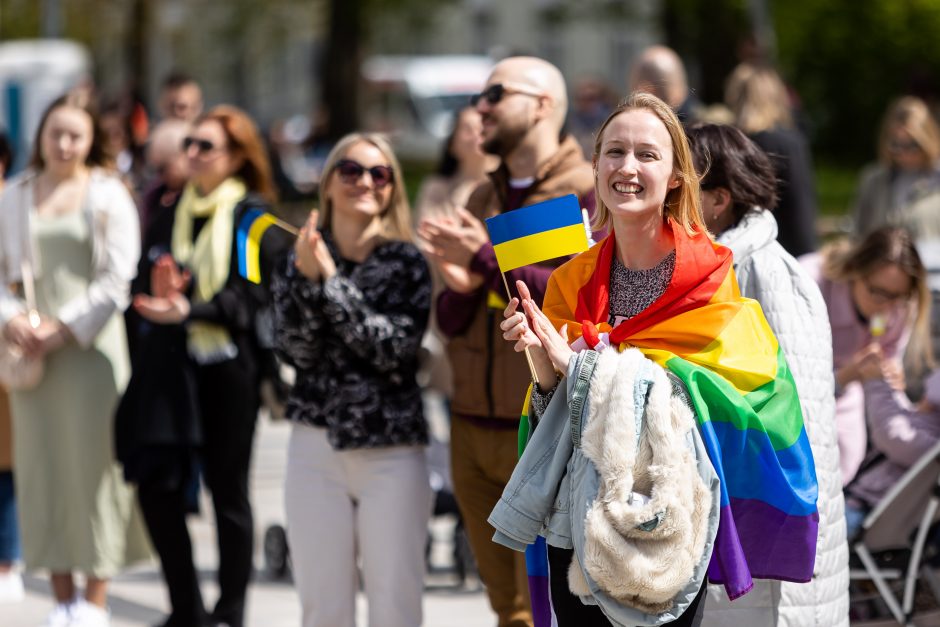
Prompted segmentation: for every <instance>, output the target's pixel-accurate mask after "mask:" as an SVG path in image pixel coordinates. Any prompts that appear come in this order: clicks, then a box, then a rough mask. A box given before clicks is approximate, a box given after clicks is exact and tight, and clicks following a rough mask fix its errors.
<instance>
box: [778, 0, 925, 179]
mask: <svg viewBox="0 0 940 627" xmlns="http://www.w3.org/2000/svg"><path fill="white" fill-rule="evenodd" d="M773 9H774V23H775V27H776V31H777V38H778V49H779V59H780V63H781V69H782V71H783V73H784V75H785V76H786V77H787V79H788V80H789V81H790V82H791V84H793V85H794V86H795V87H796V89H797V91H798V92H799V94H800V97H801V99H802V102H803V106H804V108H805V110H806V112H807V113H808V116H809V118H810V119H811V120H812V122H813V126H814V128H815V137H814V144H815V145H816V146H817V148H818V149H820V150H821V151H822V152H824V153H825V154H828V155H832V156H833V157H838V158H840V159H843V160H845V161H847V162H849V163H854V164H856V165H857V164H860V163H863V162H865V161H869V160H871V159H873V157H874V153H875V147H874V146H875V137H876V135H877V132H878V127H879V121H880V118H881V116H882V114H883V112H884V110H885V108H886V107H887V105H888V103H889V102H890V101H891V100H893V99H894V98H896V97H897V96H899V95H902V94H904V93H909V92H911V91H921V92H930V91H933V94H934V95H935V94H936V93H937V92H936V89H937V82H936V76H937V75H936V68H937V67H940V46H938V45H937V33H940V3H938V2H936V0H789V1H786V2H779V1H778V2H775V3H774V4H773ZM930 83H933V84H932V85H931V84H930ZM921 95H923V94H921Z"/></svg>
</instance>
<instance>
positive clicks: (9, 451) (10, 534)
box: [0, 133, 25, 603]
mask: <svg viewBox="0 0 940 627" xmlns="http://www.w3.org/2000/svg"><path fill="white" fill-rule="evenodd" d="M12 163H13V150H12V148H11V146H10V142H9V141H8V140H7V136H6V134H4V133H0V191H2V189H3V185H4V183H5V182H6V178H7V175H8V174H9V172H10V165H12ZM11 428H12V424H11V417H10V398H9V396H7V392H6V390H4V389H3V387H0V603H13V602H15V601H20V600H22V599H23V597H24V594H25V592H24V590H23V577H22V575H20V574H19V573H18V572H16V570H15V567H16V561H17V560H18V559H19V558H20V538H19V523H18V522H17V520H16V491H15V489H14V487H13V434H12V431H11Z"/></svg>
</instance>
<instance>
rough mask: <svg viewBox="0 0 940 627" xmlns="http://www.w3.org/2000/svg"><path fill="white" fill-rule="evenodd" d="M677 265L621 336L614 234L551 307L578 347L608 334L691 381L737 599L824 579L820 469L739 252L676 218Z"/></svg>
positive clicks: (723, 565) (718, 564)
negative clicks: (745, 283) (764, 583)
mask: <svg viewBox="0 0 940 627" xmlns="http://www.w3.org/2000/svg"><path fill="white" fill-rule="evenodd" d="M669 223H670V226H671V227H672V232H673V234H674V237H675V243H676V264H675V270H674V271H673V275H672V280H671V281H670V283H669V286H668V287H667V288H666V291H665V293H664V294H663V295H662V296H660V297H659V299H658V300H656V302H654V303H653V304H652V305H650V306H649V307H648V308H647V309H646V310H645V311H643V312H642V313H640V314H639V315H637V316H635V317H634V318H631V319H630V320H626V321H624V322H622V323H620V324H618V325H617V326H616V327H614V328H613V329H612V328H611V326H610V325H609V324H608V323H607V321H608V317H609V316H608V313H609V310H608V298H609V294H608V292H609V285H610V268H611V261H612V258H613V255H614V249H615V246H616V242H615V240H614V237H613V235H610V236H608V237H607V238H606V239H605V240H604V241H603V242H601V243H600V244H598V245H597V246H594V247H593V248H591V249H590V250H588V251H587V252H584V253H582V254H581V255H579V256H578V257H575V258H574V259H572V260H571V261H569V262H568V263H566V264H565V265H563V266H561V267H560V268H558V269H557V270H556V271H555V272H554V273H553V274H552V276H551V278H550V279H549V282H548V291H547V292H546V294H545V302H544V307H543V310H544V311H545V314H546V315H547V316H548V317H549V318H550V319H551V320H552V322H553V323H554V324H555V326H556V328H560V327H561V325H562V324H564V323H566V322H567V323H568V332H569V335H570V337H569V338H568V339H569V341H570V340H575V339H577V338H578V337H579V336H581V337H582V339H583V341H577V342H576V343H575V345H574V346H575V348H577V346H578V345H580V346H581V347H583V348H593V347H595V346H597V344H598V343H599V342H601V341H602V340H603V339H604V338H605V337H606V339H607V340H608V342H609V344H610V345H611V346H614V347H618V348H619V349H621V350H622V349H623V348H626V347H628V346H635V347H637V348H639V349H640V350H641V351H643V353H644V354H645V355H646V356H647V357H649V358H650V359H652V360H653V361H655V362H656V363H658V364H660V365H662V366H664V367H666V368H668V369H669V370H670V371H672V372H673V373H674V374H676V375H677V376H678V377H679V378H680V379H682V381H683V382H684V383H685V384H686V386H687V387H688V390H689V394H690V395H691V397H692V402H693V404H694V406H695V410H696V413H697V414H698V426H699V431H700V432H701V435H702V439H703V441H704V443H705V447H706V449H707V450H708V455H709V457H710V459H711V462H712V465H713V466H714V467H715V471H716V472H717V474H718V477H719V478H720V479H721V519H720V522H719V526H718V537H717V538H716V539H715V549H714V552H713V553H712V560H711V563H710V564H709V568H708V577H709V579H710V580H711V581H713V582H718V583H723V584H724V586H725V589H726V590H727V592H728V596H729V598H731V599H735V598H738V597H740V596H741V595H743V594H745V593H747V592H748V591H749V590H750V589H751V588H752V587H753V585H754V584H753V581H752V579H753V578H759V579H780V580H784V581H795V582H806V581H809V580H810V579H811V578H812V576H813V564H814V561H815V555H816V536H817V529H818V523H819V514H818V512H817V509H816V497H817V493H818V489H817V484H816V470H815V466H814V464H813V455H812V451H811V450H810V446H809V439H808V438H807V435H806V429H805V428H804V426H803V415H802V411H801V410H800V403H799V399H798V398H797V393H796V386H795V384H794V382H793V377H792V376H791V374H790V370H789V368H788V366H787V363H786V360H785V359H784V357H783V353H782V351H781V350H780V348H779V345H778V343H777V339H776V338H775V337H774V335H773V332H772V331H771V329H770V326H769V325H768V324H767V321H766V319H765V318H764V314H763V312H762V311H761V308H760V305H759V304H758V303H757V301H755V300H752V299H749V298H743V297H741V293H740V290H739V289H738V283H737V279H736V278H735V275H734V270H733V268H732V265H731V251H730V250H728V249H727V248H725V247H723V246H720V245H718V244H715V243H713V242H712V241H711V240H710V239H709V238H708V237H707V236H706V235H704V234H699V235H696V236H689V235H688V234H687V233H686V231H685V229H684V228H682V227H680V226H678V225H676V223H675V222H673V221H671V220H670V222H669Z"/></svg>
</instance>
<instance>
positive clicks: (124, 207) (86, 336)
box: [0, 168, 140, 348]
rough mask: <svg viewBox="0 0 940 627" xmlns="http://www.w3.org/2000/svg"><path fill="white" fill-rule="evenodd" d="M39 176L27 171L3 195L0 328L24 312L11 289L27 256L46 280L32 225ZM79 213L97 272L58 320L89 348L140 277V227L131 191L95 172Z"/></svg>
mask: <svg viewBox="0 0 940 627" xmlns="http://www.w3.org/2000/svg"><path fill="white" fill-rule="evenodd" d="M37 174H38V173H37V172H36V171H35V170H27V171H26V172H24V173H22V174H20V175H19V176H17V177H15V178H14V179H13V180H12V181H11V182H10V183H8V184H7V186H6V187H5V188H4V190H3V193H2V195H0V328H2V327H3V326H5V325H6V324H7V322H9V320H10V319H11V318H12V317H14V316H15V315H17V314H18V313H21V312H23V311H24V310H25V305H24V303H23V302H22V301H21V300H20V299H19V298H17V297H16V296H15V295H14V294H13V293H12V292H11V291H10V285H12V284H15V283H19V282H20V281H21V280H22V276H21V275H22V272H21V264H22V260H23V256H24V255H25V256H26V257H27V258H28V259H29V260H30V262H31V264H32V266H33V273H34V274H35V275H36V277H40V276H42V264H41V260H39V259H38V257H37V255H36V252H35V241H34V239H33V237H32V232H31V230H30V225H29V221H30V212H31V210H32V208H33V205H34V201H33V189H34V187H35V185H34V182H35V179H36V176H37ZM81 210H82V213H83V215H84V216H85V218H86V220H87V222H88V226H89V232H90V233H91V234H92V235H91V241H92V264H93V265H94V274H93V278H92V281H91V283H90V285H89V286H88V290H87V291H86V292H85V293H84V294H82V295H81V296H79V297H77V298H74V299H73V300H71V301H69V302H67V303H65V304H64V305H63V306H62V307H61V309H60V310H59V312H58V318H59V320H60V321H61V322H62V323H63V324H64V325H66V326H67V327H68V329H69V331H71V333H72V335H73V336H74V337H75V339H76V341H77V342H78V344H79V345H80V346H82V347H84V348H88V347H89V346H91V345H92V343H93V342H94V339H95V337H96V336H97V335H98V333H99V332H100V331H101V329H102V328H103V327H104V325H105V324H106V323H107V322H108V320H109V319H110V318H111V316H112V315H114V314H115V313H116V312H120V311H123V310H124V309H126V308H127V306H128V304H129V302H130V282H131V280H132V279H133V278H134V277H135V276H136V275H137V261H138V259H139V258H140V226H139V223H138V217H137V208H136V207H135V206H134V201H133V200H132V199H131V195H130V193H129V192H128V191H127V188H126V187H124V184H123V183H122V182H121V181H120V180H119V179H118V178H117V177H115V176H112V175H110V174H108V173H106V172H104V171H103V170H100V169H97V168H95V169H93V170H92V171H91V175H90V178H89V182H88V192H87V195H86V197H85V202H84V203H83V204H82V209H81Z"/></svg>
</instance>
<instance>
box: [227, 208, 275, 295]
mask: <svg viewBox="0 0 940 627" xmlns="http://www.w3.org/2000/svg"><path fill="white" fill-rule="evenodd" d="M277 223H278V220H277V218H275V217H274V216H273V215H271V214H270V213H267V212H264V211H258V210H257V209H249V210H248V211H246V212H245V215H244V216H242V219H241V221H240V222H239V223H238V231H237V233H236V235H235V242H236V249H237V250H238V273H239V274H240V275H242V276H243V277H245V278H246V279H248V280H249V281H251V282H252V283H261V238H262V237H264V234H265V232H266V231H267V230H268V229H269V228H271V227H272V226H274V225H275V224H277Z"/></svg>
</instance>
